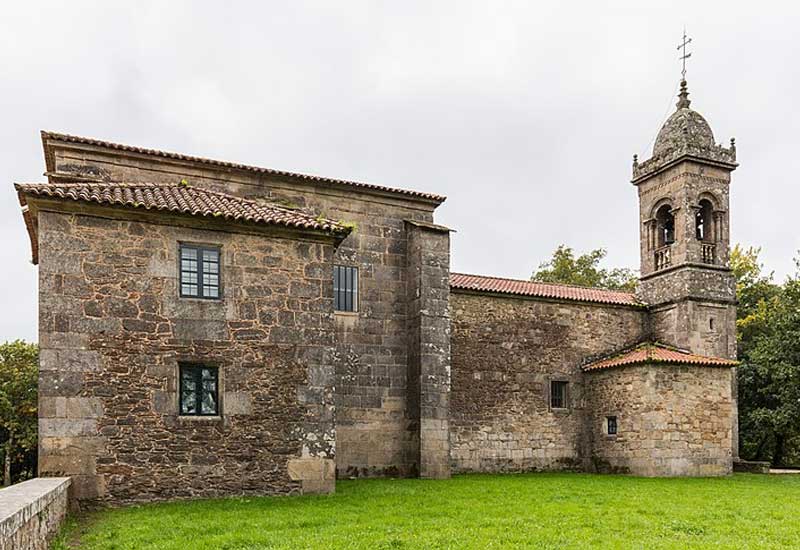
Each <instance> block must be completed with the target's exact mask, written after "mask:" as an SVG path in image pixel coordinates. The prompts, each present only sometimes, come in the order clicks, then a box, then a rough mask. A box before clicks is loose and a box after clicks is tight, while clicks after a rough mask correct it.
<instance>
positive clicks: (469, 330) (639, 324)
mask: <svg viewBox="0 0 800 550" xmlns="http://www.w3.org/2000/svg"><path fill="white" fill-rule="evenodd" d="M451 309H452V317H453V319H452V326H453V328H452V354H453V359H452V360H453V372H452V390H451V394H450V444H451V464H452V466H453V470H454V471H457V472H485V471H490V472H498V471H533V470H581V469H586V468H588V467H589V462H588V458H589V442H588V441H587V439H586V437H585V434H584V425H585V420H586V415H587V413H589V412H590V411H587V404H586V399H585V392H586V387H585V385H586V382H585V380H584V374H583V372H582V370H581V364H582V362H583V360H584V359H586V358H588V357H592V356H595V355H601V354H604V353H612V352H614V351H617V350H619V349H622V348H624V347H626V346H630V345H632V344H635V343H637V342H639V341H640V340H642V339H643V338H644V337H645V335H646V334H647V332H646V331H647V313H646V311H644V310H643V309H641V308H634V307H616V306H602V305H592V304H578V303H563V302H551V301H545V300H536V299H525V298H518V297H511V296H505V297H503V296H491V295H480V294H471V293H466V292H461V291H458V290H453V292H452V294H451ZM551 380H563V381H566V382H568V384H569V386H568V401H569V407H568V408H567V409H566V410H551V409H550V403H549V387H550V381H551Z"/></svg>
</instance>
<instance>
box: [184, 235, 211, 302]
mask: <svg viewBox="0 0 800 550" xmlns="http://www.w3.org/2000/svg"><path fill="white" fill-rule="evenodd" d="M180 256H181V263H180V270H181V273H180V282H181V286H180V288H181V296H189V297H196V298H219V296H220V292H219V287H220V275H219V272H220V267H219V259H220V252H219V249H216V248H204V247H201V246H193V245H188V244H184V245H181V251H180Z"/></svg>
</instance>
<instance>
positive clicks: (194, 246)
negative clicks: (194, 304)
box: [178, 242, 223, 300]
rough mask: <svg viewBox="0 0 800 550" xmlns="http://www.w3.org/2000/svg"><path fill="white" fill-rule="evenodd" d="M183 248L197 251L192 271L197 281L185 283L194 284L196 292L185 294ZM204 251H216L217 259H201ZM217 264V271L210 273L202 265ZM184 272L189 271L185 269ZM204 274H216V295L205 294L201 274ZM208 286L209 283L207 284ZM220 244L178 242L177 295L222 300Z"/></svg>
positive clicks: (197, 298)
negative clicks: (194, 266) (195, 262)
mask: <svg viewBox="0 0 800 550" xmlns="http://www.w3.org/2000/svg"><path fill="white" fill-rule="evenodd" d="M184 250H194V251H195V252H196V253H197V260H196V261H197V271H196V272H194V273H196V274H197V282H196V283H186V284H195V285H196V286H197V294H186V293H185V292H184V291H183V285H184V279H183V276H184V269H183V251H184ZM204 252H216V254H217V261H216V262H206V261H205V260H204V259H203V253H204ZM213 263H216V264H217V272H216V273H211V272H209V271H206V270H205V269H204V267H205V266H206V264H213ZM186 273H189V271H188V270H187V271H186ZM204 275H216V276H217V285H216V286H217V295H216V296H206V295H205V290H204V288H203V287H204V286H206V285H204V284H203V276H204ZM209 286H210V285H209ZM222 290H223V289H222V246H220V245H213V244H200V243H185V242H179V243H178V296H180V297H181V298H189V299H196V300H222Z"/></svg>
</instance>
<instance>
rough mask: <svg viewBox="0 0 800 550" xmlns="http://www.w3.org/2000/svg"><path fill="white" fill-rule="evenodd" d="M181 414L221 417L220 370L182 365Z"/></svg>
mask: <svg viewBox="0 0 800 550" xmlns="http://www.w3.org/2000/svg"><path fill="white" fill-rule="evenodd" d="M180 371H181V388H180V414H181V415H182V416H218V415H219V370H218V369H217V368H216V367H209V366H206V365H181V366H180Z"/></svg>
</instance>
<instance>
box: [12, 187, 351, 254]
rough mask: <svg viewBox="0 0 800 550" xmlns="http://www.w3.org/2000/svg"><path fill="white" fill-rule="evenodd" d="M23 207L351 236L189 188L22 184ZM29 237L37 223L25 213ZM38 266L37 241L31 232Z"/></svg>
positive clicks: (324, 222) (284, 211)
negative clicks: (60, 204) (152, 213)
mask: <svg viewBox="0 0 800 550" xmlns="http://www.w3.org/2000/svg"><path fill="white" fill-rule="evenodd" d="M14 187H15V188H16V190H17V194H18V196H19V203H20V205H22V206H23V207H25V206H27V204H28V199H27V198H28V197H29V196H33V197H47V198H55V199H61V200H68V201H78V202H87V203H95V204H100V205H107V206H117V207H123V208H133V209H143V210H156V211H162V212H171V213H175V214H185V215H189V216H199V217H209V218H215V219H218V218H219V219H223V220H228V221H236V222H244V223H254V224H265V225H278V226H284V227H290V228H296V229H306V230H316V231H323V232H326V233H330V234H331V235H339V236H345V235H347V234H348V233H349V232H350V228H349V227H346V226H344V225H341V224H339V223H338V222H335V221H333V220H329V219H326V218H322V217H314V216H312V215H310V214H306V213H305V212H301V211H299V210H293V209H290V208H283V207H280V206H276V205H273V204H266V203H261V202H258V201H254V200H249V199H243V198H240V197H235V196H233V195H228V194H226V193H218V192H215V191H209V190H207V189H201V188H198V187H191V186H189V185H185V184H183V183H175V184H155V183H83V182H82V183H17V184H14ZM25 223H26V225H27V226H28V232H29V233H31V231H33V229H34V228H33V224H32V222H31V220H30V216H29V215H28V212H27V211H26V212H25ZM31 243H32V247H33V262H34V263H37V262H38V250H37V248H38V247H37V245H36V243H37V239H36V238H35V236H34V234H33V233H31Z"/></svg>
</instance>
